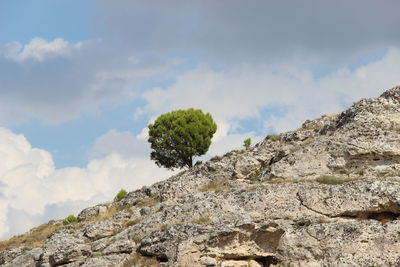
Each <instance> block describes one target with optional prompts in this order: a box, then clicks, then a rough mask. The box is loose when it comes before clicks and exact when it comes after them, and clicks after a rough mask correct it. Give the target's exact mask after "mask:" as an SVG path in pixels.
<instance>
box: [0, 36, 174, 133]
mask: <svg viewBox="0 0 400 267" xmlns="http://www.w3.org/2000/svg"><path fill="white" fill-rule="evenodd" d="M120 46H121V45H119V44H115V43H112V42H107V41H103V40H95V41H85V42H77V43H70V42H67V41H65V40H64V39H61V38H58V39H54V40H52V41H47V40H44V39H41V38H34V39H32V40H31V41H30V42H29V43H27V44H25V45H23V44H21V43H18V42H14V43H8V44H3V45H2V44H0V72H1V73H2V75H1V76H0V94H1V96H2V97H1V99H0V125H3V126H11V125H18V124H21V123H23V122H26V121H28V120H31V119H36V120H40V121H45V122H50V123H59V122H62V121H65V120H71V119H74V118H77V117H78V116H80V115H81V114H83V113H86V114H87V113H93V112H95V111H96V110H98V109H99V107H100V106H101V105H104V104H107V105H115V104H117V103H118V104H121V103H128V102H129V101H132V100H133V99H134V98H135V96H136V95H137V94H138V92H139V91H140V89H141V88H140V87H141V84H142V83H144V82H145V81H147V80H148V79H149V78H150V77H154V76H156V75H161V74H165V73H166V72H168V71H167V70H168V69H169V68H171V69H172V68H173V66H175V65H176V64H179V61H177V60H175V59H174V58H170V59H168V60H160V59H159V58H155V57H152V56H149V55H147V54H143V55H139V56H135V59H134V60H133V59H132V57H131V56H129V55H133V54H135V53H134V52H132V51H129V50H127V49H126V48H125V47H120Z"/></svg>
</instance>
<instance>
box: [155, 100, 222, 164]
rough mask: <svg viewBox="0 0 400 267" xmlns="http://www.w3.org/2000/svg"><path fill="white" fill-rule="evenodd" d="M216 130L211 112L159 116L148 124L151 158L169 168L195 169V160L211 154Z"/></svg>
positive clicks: (184, 112)
mask: <svg viewBox="0 0 400 267" xmlns="http://www.w3.org/2000/svg"><path fill="white" fill-rule="evenodd" d="M216 130H217V125H216V124H215V122H214V120H213V118H212V117H211V115H210V114H209V113H207V114H204V113H203V111H201V110H200V109H193V108H189V109H186V110H175V111H171V112H169V113H165V114H162V115H160V116H159V117H158V118H157V119H156V121H155V122H154V123H153V124H149V139H148V141H149V143H151V148H152V152H151V154H150V158H151V159H152V160H155V162H156V164H157V165H158V166H164V167H166V168H169V169H174V168H183V167H189V168H190V167H192V166H193V159H194V157H196V156H201V155H203V154H205V153H206V152H207V151H208V148H209V147H210V145H211V139H212V137H213V135H214V133H215V132H216Z"/></svg>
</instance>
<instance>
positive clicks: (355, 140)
mask: <svg viewBox="0 0 400 267" xmlns="http://www.w3.org/2000/svg"><path fill="white" fill-rule="evenodd" d="M399 215H400V87H395V88H392V89H390V90H388V91H386V92H385V93H383V94H382V95H381V96H380V97H378V98H374V99H362V100H360V101H359V102H357V103H355V104H354V105H353V106H352V107H350V108H349V109H348V110H346V111H344V112H342V113H340V114H333V115H324V116H322V117H321V118H318V119H315V120H311V121H306V122H305V123H304V124H303V125H302V127H301V128H299V129H297V130H295V131H291V132H286V133H282V134H280V135H276V136H275V135H270V136H267V137H266V138H265V140H264V141H262V142H261V143H259V144H257V145H256V146H254V147H252V148H251V149H249V150H237V151H232V152H229V153H227V154H226V155H224V156H221V157H214V158H213V159H211V160H209V161H208V162H205V163H204V164H201V165H198V166H195V167H193V168H191V169H189V170H187V171H184V172H182V173H180V174H178V175H175V176H173V177H171V178H169V179H167V180H165V181H162V182H159V183H156V184H154V185H152V186H150V187H145V188H142V189H140V190H137V191H134V192H130V193H129V194H128V195H127V196H126V197H125V198H123V199H122V200H121V201H119V202H112V203H104V204H100V205H97V206H95V207H89V208H87V209H85V210H83V211H82V212H81V213H80V214H78V215H77V218H78V222H76V223H70V224H67V225H63V223H62V222H61V221H51V222H49V223H48V224H45V225H42V226H39V227H38V228H34V229H32V230H31V231H30V232H29V233H27V234H25V235H23V236H19V237H15V238H14V239H11V240H9V241H5V242H2V243H0V264H1V265H2V266H42V267H44V266H71V267H72V266H199V267H200V266H225V267H228V266H231V267H233V266H237V267H239V266H254V267H256V266H257V267H260V266H399V265H400V242H398V240H399V231H400V230H399V229H400V221H399V220H398V217H399Z"/></svg>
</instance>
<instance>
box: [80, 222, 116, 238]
mask: <svg viewBox="0 0 400 267" xmlns="http://www.w3.org/2000/svg"><path fill="white" fill-rule="evenodd" d="M121 227H122V224H121V223H119V222H114V221H109V220H108V221H98V222H91V223H88V224H86V225H85V226H84V228H83V233H84V235H85V236H86V237H88V238H91V239H99V238H103V237H107V236H111V235H113V234H115V233H116V232H118V230H119V229H121Z"/></svg>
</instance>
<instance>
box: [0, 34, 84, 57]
mask: <svg viewBox="0 0 400 267" xmlns="http://www.w3.org/2000/svg"><path fill="white" fill-rule="evenodd" d="M81 46H82V43H76V44H71V43H69V42H67V41H65V40H64V39H62V38H57V39H54V40H53V41H50V42H48V41H46V40H44V39H42V38H33V39H32V40H31V41H30V42H29V43H28V44H26V45H24V46H22V45H21V44H20V43H17V42H16V43H11V44H8V45H6V46H5V48H7V49H4V52H3V56H4V57H6V58H9V59H12V60H15V61H17V62H23V61H25V60H29V59H33V60H36V61H38V62H43V61H44V60H45V59H46V58H49V57H51V56H66V55H67V54H68V53H70V52H72V51H73V50H74V49H79V48H80V47H81Z"/></svg>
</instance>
